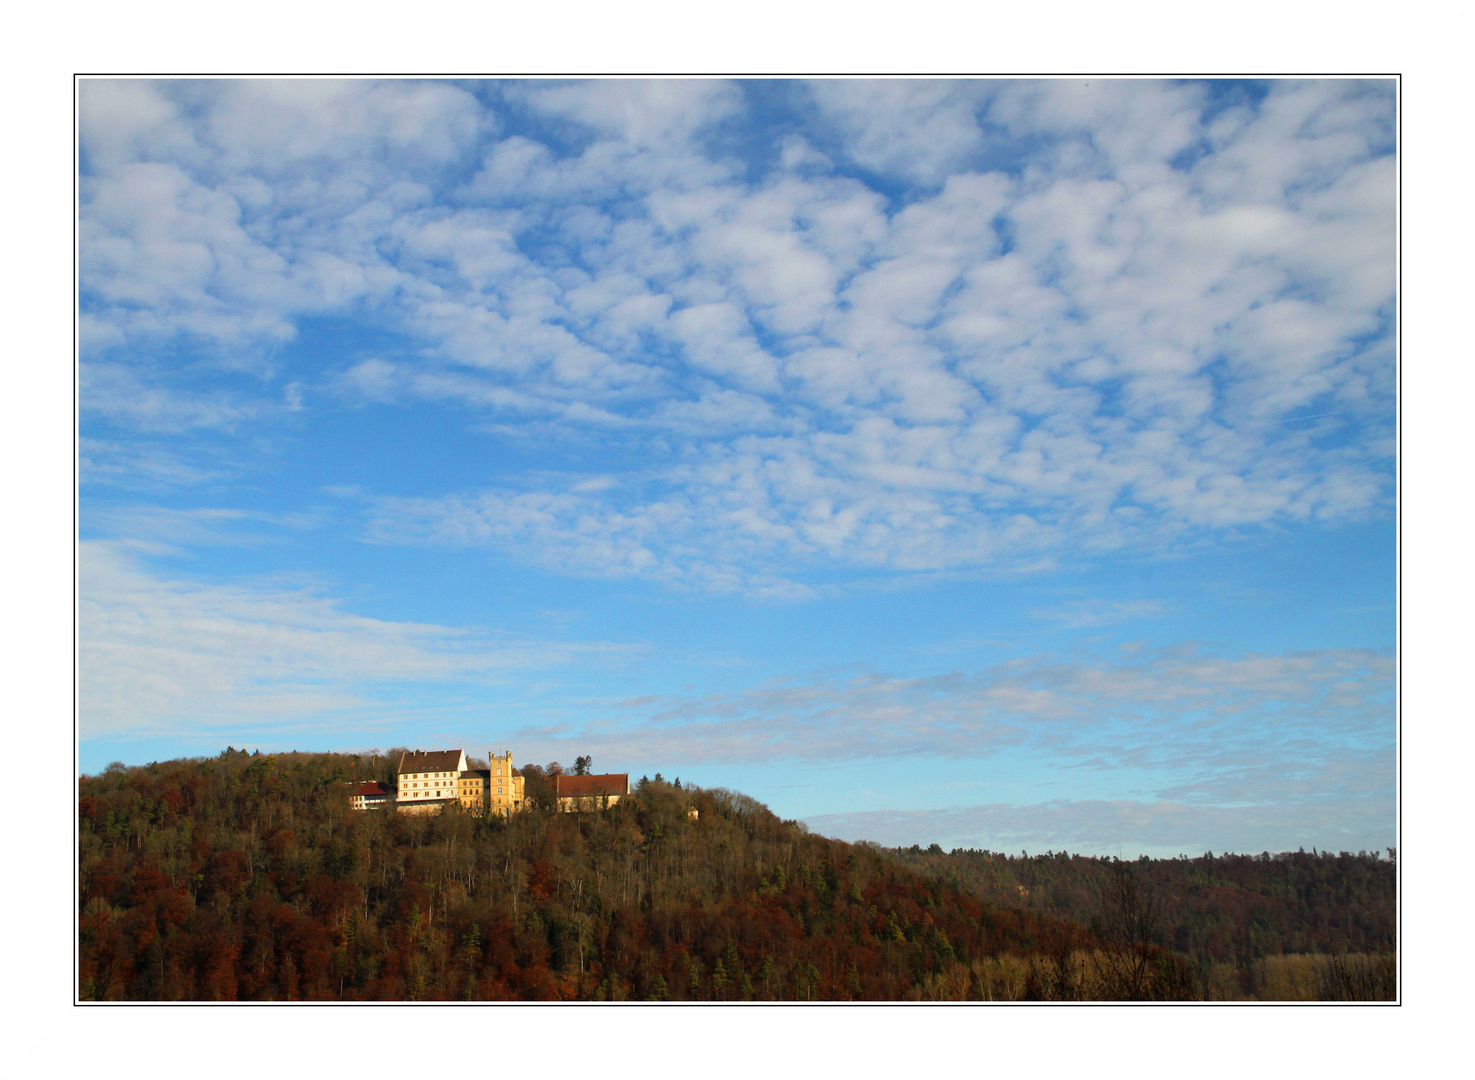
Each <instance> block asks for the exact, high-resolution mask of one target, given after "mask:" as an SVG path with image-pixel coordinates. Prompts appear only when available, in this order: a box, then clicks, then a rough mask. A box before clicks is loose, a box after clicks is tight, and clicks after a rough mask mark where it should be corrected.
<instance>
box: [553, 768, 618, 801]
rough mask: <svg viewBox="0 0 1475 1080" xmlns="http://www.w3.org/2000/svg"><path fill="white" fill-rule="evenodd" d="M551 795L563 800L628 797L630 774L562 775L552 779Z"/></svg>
mask: <svg viewBox="0 0 1475 1080" xmlns="http://www.w3.org/2000/svg"><path fill="white" fill-rule="evenodd" d="M553 794H554V795H556V796H557V797H559V798H563V799H566V798H571V797H572V798H582V797H584V796H590V795H628V794H630V774H629V773H591V774H590V775H588V776H572V775H570V774H568V773H564V774H562V775H561V776H555V777H554V778H553Z"/></svg>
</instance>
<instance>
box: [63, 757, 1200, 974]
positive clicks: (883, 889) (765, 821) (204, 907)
mask: <svg viewBox="0 0 1475 1080" xmlns="http://www.w3.org/2000/svg"><path fill="white" fill-rule="evenodd" d="M382 765H383V759H382V758H381V759H379V761H377V762H375V761H370V760H360V759H358V758H355V757H353V756H348V755H334V754H280V755H276V756H273V757H269V756H260V755H246V754H245V753H242V752H228V753H226V754H223V755H221V756H220V757H218V758H210V759H193V760H183V761H172V762H163V763H155V764H152V765H149V766H145V767H139V768H123V767H112V768H110V769H109V771H108V772H106V773H105V774H103V775H101V776H96V777H85V778H83V780H82V781H81V783H80V797H79V804H78V820H79V873H80V903H81V911H80V918H79V943H80V952H79V955H80V969H79V973H78V974H79V985H80V994H81V997H82V998H83V999H86V1000H141V999H166V1000H191V999H201V1000H294V999H301V1000H309V999H310V1000H402V999H421V1000H424V999H453V1000H508V999H524V1000H558V999H590V1000H612V999H613V1000H630V999H635V1000H703V1001H706V1000H760V1001H773V1000H904V999H931V1000H941V999H959V1000H962V999H972V1000H979V999H1018V998H1081V997H1088V998H1159V999H1161V998H1185V997H1191V996H1196V995H1197V994H1198V987H1197V985H1196V982H1195V979H1194V973H1193V971H1192V970H1191V969H1190V966H1189V965H1188V963H1187V962H1186V961H1185V960H1184V959H1182V958H1180V957H1178V956H1177V955H1175V954H1173V953H1172V952H1171V951H1170V950H1167V949H1164V948H1162V947H1161V946H1160V944H1159V943H1158V942H1156V941H1153V940H1151V939H1150V937H1144V936H1143V935H1141V934H1137V933H1136V932H1135V929H1134V925H1133V924H1132V923H1131V921H1130V920H1126V921H1122V920H1116V919H1114V918H1113V917H1112V911H1114V910H1116V909H1114V908H1110V907H1108V908H1105V909H1102V910H1103V911H1104V912H1105V916H1104V917H1097V918H1096V919H1095V925H1094V926H1090V927H1088V926H1087V925H1083V920H1082V919H1081V918H1080V917H1079V916H1078V915H1075V914H1074V913H1072V912H1066V913H1065V914H1067V915H1070V916H1071V917H1061V913H1056V912H1048V911H1039V910H1022V909H1020V908H1019V907H1018V906H1017V905H1013V906H1011V905H1008V904H1003V903H998V902H995V901H993V900H990V899H989V898H987V897H986V896H985V895H982V894H981V893H980V891H979V889H978V888H977V883H976V882H973V881H969V880H963V879H950V878H948V877H947V876H946V875H939V874H938V873H936V872H935V868H933V867H926V866H923V867H909V866H906V865H903V864H902V861H904V860H902V861H899V860H898V858H897V856H896V853H890V854H888V853H885V852H882V851H880V850H879V849H876V848H875V847H874V846H871V845H851V844H845V843H841V842H839V841H835V840H829V839H825V838H823V837H818V836H814V835H811V834H809V833H807V832H806V831H805V830H804V829H803V827H802V826H800V825H798V824H796V823H794V822H783V821H780V820H779V819H778V818H777V817H775V816H774V815H773V814H772V813H771V812H769V811H768V809H767V808H766V807H764V806H762V805H761V804H759V803H757V802H755V801H754V800H752V799H749V798H747V797H746V796H743V795H739V794H736V793H733V792H728V791H724V790H721V789H716V790H701V789H695V788H686V789H682V788H680V787H678V786H676V785H673V784H667V783H665V782H649V781H644V782H642V783H641V784H640V785H639V786H638V787H637V789H636V791H635V792H634V794H633V795H632V796H630V797H629V798H628V799H626V800H624V801H622V802H621V803H620V804H619V805H618V806H616V807H614V808H612V809H610V810H608V811H606V812H603V813H590V814H553V813H548V812H544V811H539V810H534V811H530V812H526V813H522V814H518V815H515V816H514V817H513V818H512V819H511V820H508V821H503V820H501V819H489V820H488V819H481V818H477V817H473V816H472V815H470V814H467V813H463V812H461V811H459V810H454V809H453V810H450V811H448V812H446V813H445V814H442V815H439V816H430V817H415V816H409V815H403V814H395V813H386V812H379V811H376V812H369V813H356V812H354V811H352V810H350V809H348V806H347V799H346V787H345V785H346V782H347V781H350V780H355V779H359V778H362V777H365V776H371V775H373V774H374V771H375V770H376V769H377V768H382ZM692 809H694V810H695V811H696V815H695V818H694V819H693V817H692V816H691V815H690V813H689V812H690V810H692ZM1132 880H1135V878H1134V879H1132ZM1098 914H1099V913H1098Z"/></svg>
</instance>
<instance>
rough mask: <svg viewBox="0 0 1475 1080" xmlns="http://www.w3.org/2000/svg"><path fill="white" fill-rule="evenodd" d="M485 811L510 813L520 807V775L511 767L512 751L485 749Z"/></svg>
mask: <svg viewBox="0 0 1475 1080" xmlns="http://www.w3.org/2000/svg"><path fill="white" fill-rule="evenodd" d="M487 762H488V764H489V765H490V766H491V771H490V773H489V774H488V775H487V811H488V813H493V814H504V815H505V814H511V813H515V812H516V811H518V810H521V809H522V775H521V774H520V773H519V772H518V771H517V770H516V769H514V768H513V767H512V751H511V750H503V751H501V752H500V753H499V752H498V751H496V750H488V751H487Z"/></svg>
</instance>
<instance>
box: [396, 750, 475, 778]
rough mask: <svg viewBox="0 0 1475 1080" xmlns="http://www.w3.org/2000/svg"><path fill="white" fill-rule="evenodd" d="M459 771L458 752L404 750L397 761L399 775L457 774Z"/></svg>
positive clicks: (459, 756) (459, 760)
mask: <svg viewBox="0 0 1475 1080" xmlns="http://www.w3.org/2000/svg"><path fill="white" fill-rule="evenodd" d="M460 770H461V751H460V750H406V751H405V752H404V753H403V754H401V755H400V759H399V771H400V773H401V775H403V774H404V773H422V772H459V771H460Z"/></svg>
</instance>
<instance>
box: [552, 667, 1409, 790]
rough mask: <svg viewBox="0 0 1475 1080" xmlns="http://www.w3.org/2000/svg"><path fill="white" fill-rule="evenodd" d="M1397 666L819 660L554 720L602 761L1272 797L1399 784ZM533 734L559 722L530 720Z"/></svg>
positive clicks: (588, 708)
mask: <svg viewBox="0 0 1475 1080" xmlns="http://www.w3.org/2000/svg"><path fill="white" fill-rule="evenodd" d="M1392 693H1393V661H1392V658H1391V657H1388V656H1386V655H1383V654H1380V653H1377V652H1374V651H1372V650H1361V649H1341V650H1322V651H1315V652H1298V653H1287V654H1280V655H1241V656H1221V655H1215V654H1212V653H1209V652H1207V651H1203V650H1194V649H1186V648H1179V649H1171V650H1158V651H1155V652H1151V653H1147V654H1141V655H1137V656H1134V657H1132V658H1130V659H1127V660H1116V661H1107V660H1102V659H1087V658H1074V659H1072V658H1059V657H1049V656H1040V657H1033V658H1026V659H1021V660H1018V661H1011V662H1008V663H1003V664H998V665H994V666H992V667H988V668H983V669H978V670H972V671H953V672H948V673H944V674H939V675H931V676H925V677H907V678H902V677H891V676H887V675H885V674H882V673H880V672H876V671H872V670H848V671H840V672H830V673H817V674H815V675H813V676H810V677H807V678H787V679H778V680H772V681H768V682H764V683H762V684H759V685H755V686H752V687H749V688H747V689H745V690H741V691H738V692H733V693H725V694H699V695H691V696H647V697H642V698H639V699H634V700H630V701H626V702H619V703H613V702H602V703H601V702H592V703H585V704H584V705H582V706H581V707H580V709H579V712H580V713H583V714H585V715H593V716H596V717H598V719H596V720H594V721H592V722H591V721H574V720H571V721H570V722H569V723H568V724H566V725H564V726H563V727H562V728H561V729H560V730H559V732H558V733H557V734H558V736H559V737H564V738H576V739H577V740H578V741H579V742H580V744H581V745H588V746H591V747H594V748H596V749H597V750H598V752H599V753H600V754H601V755H602V756H606V757H609V756H614V757H622V758H629V757H637V758H641V759H645V760H658V761H681V762H691V763H702V762H724V763H732V762H754V763H756V762H766V763H772V762H775V761H808V762H819V761H824V762H831V763H834V762H846V761H850V762H854V761H860V760H866V759H875V760H898V761H900V760H908V759H916V758H927V757H933V758H939V759H941V758H946V759H949V760H960V759H983V758H989V757H994V756H997V755H1000V754H1006V753H1017V752H1027V753H1032V754H1043V755H1045V756H1046V757H1047V758H1049V759H1050V760H1052V761H1053V762H1054V765H1053V768H1054V769H1055V770H1056V771H1059V770H1062V769H1071V768H1076V769H1086V770H1092V771H1099V772H1100V773H1102V774H1103V775H1107V774H1118V775H1134V776H1137V777H1148V778H1149V779H1147V780H1145V781H1140V782H1145V783H1147V784H1149V785H1151V786H1152V788H1153V790H1151V791H1150V792H1144V794H1150V795H1152V796H1153V797H1155V798H1160V799H1163V800H1169V801H1175V802H1179V803H1184V804H1203V805H1233V804H1260V805H1266V804H1272V803H1276V802H1279V801H1282V800H1284V799H1287V798H1343V797H1353V796H1358V797H1361V796H1363V795H1366V796H1368V797H1372V796H1374V795H1378V794H1379V793H1383V792H1386V791H1387V790H1390V785H1391V783H1392V771H1391V770H1392V762H1393V744H1394V724H1393V703H1392ZM529 733H530V734H552V733H551V732H548V733H541V732H532V731H531V730H530V732H529Z"/></svg>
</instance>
